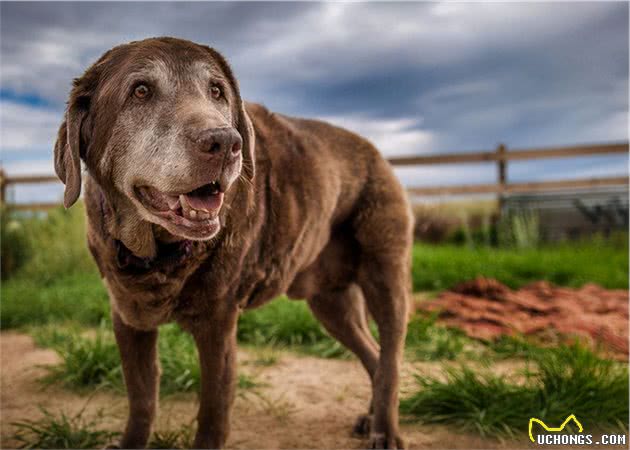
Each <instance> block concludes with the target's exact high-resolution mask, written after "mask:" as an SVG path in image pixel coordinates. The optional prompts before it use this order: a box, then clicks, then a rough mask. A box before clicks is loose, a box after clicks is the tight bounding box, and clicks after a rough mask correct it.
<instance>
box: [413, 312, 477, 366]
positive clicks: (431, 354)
mask: <svg viewBox="0 0 630 450" xmlns="http://www.w3.org/2000/svg"><path fill="white" fill-rule="evenodd" d="M436 319H437V316H436V315H432V316H428V317H424V316H421V315H416V316H414V317H412V318H411V320H410V321H409V325H408V326H407V339H406V342H405V347H406V350H407V356H408V357H410V358H411V359H413V360H417V361H438V360H453V359H456V358H458V357H459V356H460V355H462V354H463V353H465V352H464V350H465V347H466V346H467V345H469V344H471V343H472V340H471V339H470V338H468V337H467V336H466V335H465V334H464V333H463V332H462V331H460V330H457V329H453V328H446V327H443V326H440V325H437V324H436Z"/></svg>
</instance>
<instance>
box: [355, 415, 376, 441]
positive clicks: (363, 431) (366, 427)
mask: <svg viewBox="0 0 630 450" xmlns="http://www.w3.org/2000/svg"><path fill="white" fill-rule="evenodd" d="M371 429H372V415H371V414H361V415H360V416H359V417H357V421H356V422H355V423H354V426H353V427H352V436H354V437H358V438H365V437H368V436H369V435H370V430H371Z"/></svg>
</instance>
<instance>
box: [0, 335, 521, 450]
mask: <svg viewBox="0 0 630 450" xmlns="http://www.w3.org/2000/svg"><path fill="white" fill-rule="evenodd" d="M0 350H1V352H2V353H1V362H2V371H1V377H0V380H1V382H2V385H1V387H2V389H1V393H0V412H1V420H0V424H1V426H0V432H1V437H2V442H1V444H2V447H3V448H10V447H11V446H12V445H15V444H14V442H13V441H12V440H11V435H12V433H13V430H12V426H11V425H10V424H11V422H14V421H16V420H21V419H32V418H36V417H38V416H39V415H40V414H41V413H40V411H39V409H38V406H40V405H41V406H43V407H45V408H47V409H49V410H51V411H54V412H57V411H60V410H63V411H65V412H66V413H69V414H73V413H76V412H77V411H79V410H80V409H81V408H82V407H84V405H85V404H86V399H87V396H79V395H77V394H74V393H71V392H68V391H66V390H63V389H62V388H59V387H56V386H50V387H48V388H46V389H44V388H42V385H41V384H40V383H38V382H37V378H38V377H40V376H41V375H42V373H43V370H44V369H42V368H41V367H38V366H40V365H42V364H54V363H55V362H56V361H57V356H56V354H55V353H54V352H53V351H51V350H44V349H40V348H37V347H35V345H34V343H33V341H32V339H31V338H30V337H29V336H26V335H23V334H17V333H13V332H5V333H2V334H1V335H0ZM279 355H280V357H279V359H278V361H277V362H276V363H275V364H273V365H271V366H268V367H260V366H255V365H253V364H251V360H252V355H251V354H250V353H249V352H247V351H242V352H241V353H240V354H239V367H240V368H239V370H241V372H242V373H247V374H249V375H251V376H253V377H254V379H255V380H256V381H258V382H262V383H263V384H264V385H263V386H261V387H259V388H256V392H257V394H253V393H252V392H251V391H249V390H241V391H239V395H238V397H237V399H236V402H235V406H234V410H233V415H232V432H231V435H230V439H229V442H228V446H229V447H231V448H361V446H362V445H365V441H363V440H361V439H356V438H353V437H351V436H350V430H351V427H352V425H353V423H354V420H355V418H356V417H357V416H358V415H359V414H361V413H363V412H364V410H365V408H366V406H367V404H368V401H369V397H370V393H369V383H368V380H367V376H366V375H365V374H364V372H363V369H362V368H361V366H360V364H359V363H358V362H357V361H353V360H352V361H344V360H326V359H319V358H312V357H303V356H297V355H295V354H292V353H288V352H283V353H280V354H279ZM438 367H439V364H434V363H422V364H417V365H414V366H411V365H406V366H405V369H404V376H403V379H404V382H403V389H404V385H405V384H408V383H409V381H410V378H411V376H410V374H411V373H412V372H413V371H414V370H421V371H423V372H425V373H429V372H430V373H434V372H435V371H436V370H437V369H438ZM126 407H127V406H126V400H125V398H124V397H123V396H122V395H116V394H112V393H110V392H103V393H97V394H95V395H94V396H93V397H92V398H91V399H90V400H89V402H88V404H87V407H86V411H87V414H95V413H96V411H98V410H99V409H103V410H104V411H105V419H104V422H102V423H103V427H105V428H108V429H112V430H120V429H122V425H123V420H124V416H125V412H126ZM195 413H196V397H195V395H193V394H186V395H178V396H171V397H168V398H167V399H165V400H163V401H162V404H161V409H160V414H159V416H158V420H157V425H156V429H157V430H161V431H165V430H169V429H177V428H179V427H181V426H182V425H184V424H187V423H190V422H191V419H192V418H193V417H194V416H195ZM524 426H526V425H524ZM402 433H403V437H404V438H405V439H406V441H407V443H408V445H409V447H410V448H515V447H521V448H524V447H529V445H528V444H529V442H528V441H521V442H520V443H517V442H504V443H500V442H498V441H495V440H484V439H481V438H479V437H477V436H474V435H460V434H455V433H453V432H452V430H450V429H447V428H440V427H427V426H421V425H417V424H403V425H402Z"/></svg>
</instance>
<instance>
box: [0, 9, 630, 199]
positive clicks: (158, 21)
mask: <svg viewBox="0 0 630 450" xmlns="http://www.w3.org/2000/svg"><path fill="white" fill-rule="evenodd" d="M152 36H176V37H180V38H184V39H190V40H193V41H196V42H200V43H204V44H207V45H210V46H212V47H214V48H216V49H217V50H219V51H220V52H221V53H223V54H224V55H225V56H226V57H227V59H228V61H230V64H231V65H232V68H233V69H234V72H235V74H236V76H237V78H238V79H239V83H240V86H241V92H242V95H243V97H244V98H245V99H247V100H250V101H255V102H260V103H263V104H264V105H266V106H267V107H268V108H269V109H271V110H274V111H278V112H282V113H285V114H289V115H296V116H301V117H314V118H319V119H323V120H327V121H330V122H332V123H335V124H337V125H340V126H344V127H346V128H349V129H351V130H353V131H356V132H358V133H360V134H362V135H364V136H366V137H367V138H369V139H370V140H371V141H372V142H373V143H374V144H375V145H376V146H377V147H378V148H379V149H380V150H381V152H382V153H383V154H384V155H386V156H398V155H415V154H417V155H422V154H433V153H450V152H466V151H481V150H486V151H489V150H493V149H495V148H496V146H497V144H499V143H504V144H506V145H507V147H508V150H509V149H510V148H512V149H516V148H531V147H549V146H556V145H572V144H586V143H599V142H611V141H624V140H627V139H628V3H626V2H609V3H606V2H563V3H560V2H536V3H487V2H484V3H452V2H416V3H366V2H362V3H341V2H327V3H289V2H283V3H267V2H255V3H245V2H241V3H227V2H225V3H200V2H193V3H184V2H145V3H108V2H90V3H31V2H29V3H17V2H16V3H13V2H2V3H1V4H0V57H1V60H0V81H1V85H0V150H1V157H0V158H1V161H2V166H3V168H4V170H5V171H6V172H7V173H9V174H20V173H28V174H33V173H37V174H51V173H53V164H52V149H53V145H54V140H55V136H56V131H57V128H58V126H59V124H60V122H61V119H62V115H63V110H64V107H65V101H66V98H67V95H68V93H69V90H70V86H71V80H72V78H73V77H77V76H80V75H81V73H82V72H83V71H84V70H85V69H86V68H87V67H88V66H89V65H90V64H91V63H92V62H94V61H95V60H96V59H97V58H98V57H99V56H100V55H101V54H102V53H103V52H105V51H106V50H107V49H109V48H110V47H112V46H114V45H116V44H120V43H124V42H128V41H131V40H138V39H143V38H147V37H152ZM627 163H628V161H627V157H625V156H604V157H597V158H595V157H584V158H577V159H559V160H543V161H538V162H522V163H515V164H512V163H510V165H509V167H508V181H535V180H545V179H558V178H582V177H590V176H608V175H610V176H614V175H623V174H626V173H627ZM397 174H398V175H399V177H400V178H401V180H402V182H403V183H404V184H405V185H408V186H435V185H448V184H461V183H492V182H494V180H495V179H496V167H495V166H494V165H492V164H472V165H471V164H467V165H447V166H431V167H425V168H404V169H397ZM9 195H10V198H11V197H13V200H14V201H17V202H22V201H50V200H57V199H59V198H60V196H61V187H60V186H59V185H51V186H41V185H40V186H30V187H20V188H16V190H15V191H14V192H11V193H9Z"/></svg>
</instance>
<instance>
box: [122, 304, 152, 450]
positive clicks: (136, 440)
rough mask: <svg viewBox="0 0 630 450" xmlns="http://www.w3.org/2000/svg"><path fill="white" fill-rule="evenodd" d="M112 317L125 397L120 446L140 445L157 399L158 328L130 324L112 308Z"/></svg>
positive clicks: (144, 440)
mask: <svg viewBox="0 0 630 450" xmlns="http://www.w3.org/2000/svg"><path fill="white" fill-rule="evenodd" d="M112 320H113V324H114V334H115V335H116V342H117V343H118V349H119V351H120V359H121V361H122V368H123V374H124V377H125V385H126V386H127V397H128V399H129V418H128V419H127V426H126V428H125V432H124V434H123V437H122V439H121V441H120V448H143V447H144V446H145V445H146V444H147V441H148V439H149V435H150V434H151V424H152V423H153V419H154V417H155V411H156V408H157V402H158V389H159V380H160V369H159V364H158V359H157V337H158V332H157V330H152V331H142V330H138V329H136V328H133V327H130V326H129V325H126V324H125V323H124V322H123V321H122V319H121V318H120V316H119V315H118V314H117V313H116V312H114V313H113V314H112Z"/></svg>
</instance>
